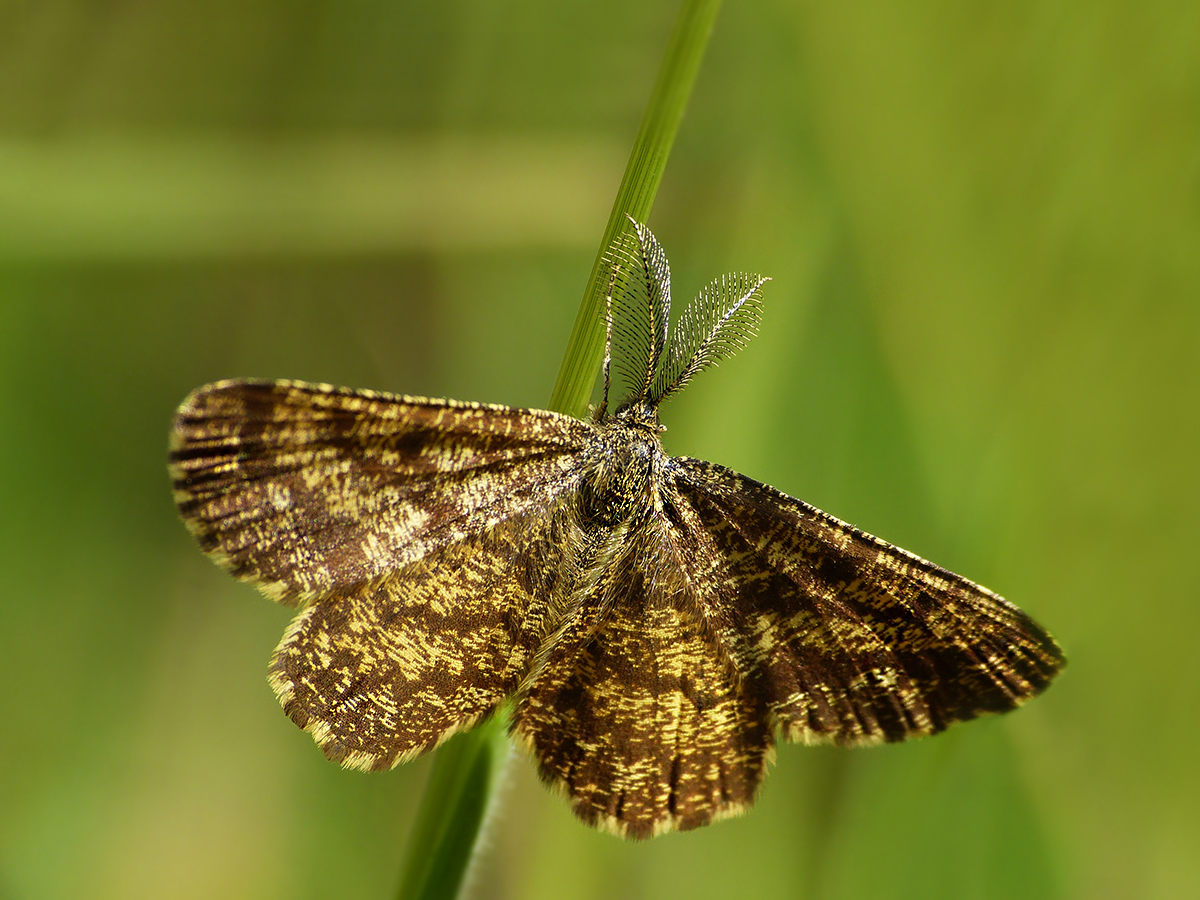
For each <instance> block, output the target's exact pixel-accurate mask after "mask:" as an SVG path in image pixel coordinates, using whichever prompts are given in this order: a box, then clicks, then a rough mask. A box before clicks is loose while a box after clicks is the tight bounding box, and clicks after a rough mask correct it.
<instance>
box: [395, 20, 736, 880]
mask: <svg viewBox="0 0 1200 900" xmlns="http://www.w3.org/2000/svg"><path fill="white" fill-rule="evenodd" d="M720 6H721V2H720V0H685V2H684V4H683V8H682V9H681V10H680V11H679V17H678V19H677V20H676V22H675V28H674V30H673V31H672V33H671V39H670V43H669V44H668V46H667V52H666V56H665V57H664V59H663V64H662V68H661V69H660V70H659V73H658V79H657V81H656V82H655V85H654V91H653V93H652V94H651V97H650V103H649V106H648V107H647V108H646V113H645V115H644V116H643V118H642V124H641V128H640V129H639V131H638V135H637V139H636V140H635V141H634V145H633V151H632V152H631V153H630V155H629V162H628V163H627V164H626V167H625V175H624V177H623V178H622V179H621V186H620V188H619V189H618V190H617V197H616V200H615V201H614V202H613V207H612V212H611V213H610V214H609V217H608V225H607V227H606V228H605V230H604V236H603V237H602V239H601V241H600V249H599V250H598V251H597V253H596V262H595V263H594V264H593V266H592V273H591V276H590V277H589V278H588V283H587V288H586V289H585V291H584V296H583V301H582V303H581V304H580V307H579V314H578V315H577V316H576V319H575V327H574V329H573V330H572V332H571V337H570V340H569V341H568V342H567V352H566V354H565V356H564V357H563V363H562V368H561V369H560V370H559V373H558V380H557V382H556V383H555V386H554V393H553V394H552V395H551V399H550V404H549V405H550V408H551V409H554V410H558V411H560V412H566V413H571V414H573V415H582V414H583V413H584V412H585V411H586V409H587V403H588V399H589V398H590V396H591V393H592V386H593V385H594V383H595V381H596V372H597V370H598V369H599V367H600V361H601V358H602V357H603V354H604V328H603V326H602V324H601V316H600V308H601V304H602V303H603V296H602V292H603V285H602V284H601V283H600V261H601V258H602V256H603V253H604V250H605V248H606V247H608V245H609V244H610V243H611V242H612V241H613V239H614V238H615V237H616V235H617V233H618V231H619V230H620V229H621V228H623V227H624V225H625V216H626V215H627V214H628V215H630V216H633V217H634V218H635V219H637V220H638V221H639V222H644V221H646V219H647V218H648V217H649V215H650V209H651V207H652V206H653V205H654V197H655V195H656V194H657V193H658V186H659V184H660V183H661V182H662V176H663V171H664V170H665V169H666V166H667V157H668V156H670V153H671V146H672V144H674V142H675V135H676V133H677V132H678V131H679V124H680V122H681V121H682V120H683V113H684V110H685V109H686V107H687V102H688V98H689V97H690V96H691V93H692V85H693V84H694V83H695V81H696V73H697V72H698V71H699V69H700V61H701V59H702V58H703V56H704V50H705V48H706V47H707V45H708V38H709V35H710V34H711V33H712V28H713V22H714V21H715V20H716V16H717V11H718V9H720ZM507 749H508V744H507V739H506V738H505V735H504V729H503V727H502V725H501V724H500V717H499V716H497V717H494V718H493V719H492V720H491V721H490V722H489V723H488V724H487V725H485V726H483V727H481V728H477V729H476V730H474V731H472V732H469V733H467V734H463V735H459V736H458V737H456V738H455V739H454V740H452V741H451V742H449V743H448V744H446V746H445V747H443V748H442V749H441V750H439V751H438V754H437V757H436V759H435V760H434V763H433V771H432V772H431V773H430V776H429V783H428V786H427V787H426V789H425V795H424V797H423V798H422V800H421V807H420V809H419V810H418V812H417V821H416V824H415V825H414V827H413V833H412V837H411V838H410V839H409V846H408V854H407V857H406V859H405V864H404V871H403V876H402V880H401V884H400V892H399V894H398V896H399V898H400V900H451V898H454V897H456V896H457V895H458V892H459V890H460V889H461V887H462V884H463V880H464V878H465V877H466V873H467V871H468V869H469V867H470V864H471V859H472V857H473V855H474V853H475V849H476V847H477V845H478V839H479V834H480V830H481V829H482V827H483V823H484V818H485V816H486V814H487V810H488V806H489V804H490V802H491V798H492V795H493V793H494V790H495V786H496V784H497V781H498V777H499V774H500V769H501V767H502V766H503V761H504V759H505V758H506V756H507Z"/></svg>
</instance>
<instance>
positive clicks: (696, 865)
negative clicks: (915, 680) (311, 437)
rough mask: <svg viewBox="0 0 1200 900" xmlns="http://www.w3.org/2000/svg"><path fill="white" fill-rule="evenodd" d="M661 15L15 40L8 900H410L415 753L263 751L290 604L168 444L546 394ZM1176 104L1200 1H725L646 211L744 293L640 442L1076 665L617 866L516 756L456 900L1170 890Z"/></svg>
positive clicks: (6, 99)
mask: <svg viewBox="0 0 1200 900" xmlns="http://www.w3.org/2000/svg"><path fill="white" fill-rule="evenodd" d="M674 14H675V8H674V4H672V3H666V4H663V3H645V2H637V3H634V2H624V0H618V2H611V0H610V2H605V3H595V2H589V3H561V2H549V0H518V2H516V3H513V4H499V3H491V2H480V0H455V2H444V3H438V4H434V3H426V4H411V3H391V2H389V3H384V2H377V0H353V2H343V3H320V2H305V3H282V2H275V0H239V2H237V3H232V2H215V3H205V4H190V5H189V4H174V3H166V2H161V0H159V2H151V3H143V4H113V3H99V2H65V0H40V2H36V3H35V2H7V3H4V4H2V5H0V511H2V515H0V563H2V571H3V588H2V589H0V590H2V593H0V641H2V646H3V653H0V683H2V684H3V685H4V690H3V696H4V700H3V705H2V706H0V709H2V710H3V713H2V722H3V736H4V740H3V741H0V773H2V776H0V896H3V897H10V896H11V897H19V898H75V897H84V896H86V897H95V898H135V897H147V898H149V897H154V898H161V897H179V898H185V897H197V898H200V897H205V898H207V897H216V896H220V897H247V898H274V897H279V898H283V897H289V898H291V897H329V896H339V897H342V896H344V897H388V896H390V894H391V892H392V891H393V889H394V884H395V879H396V877H397V874H398V870H399V862H400V859H401V856H402V852H403V841H404V839H405V836H406V834H407V830H408V826H409V824H410V822H411V817H412V813H413V810H414V808H415V802H416V799H417V798H418V797H419V793H420V787H421V784H422V781H423V778H424V776H425V774H426V772H427V770H428V767H427V762H426V761H420V762H417V763H415V764H412V765H410V766H407V767H404V768H401V769H399V770H397V771H394V772H391V773H387V774H376V775H364V774H361V773H348V772H342V771H341V770H339V769H337V768H336V767H335V766H332V765H330V764H329V763H327V762H325V761H324V760H323V759H322V758H321V756H320V754H319V752H318V751H317V750H316V749H315V748H314V747H313V746H312V742H311V740H310V739H309V738H308V737H307V736H306V735H304V734H303V733H301V732H300V731H299V730H298V729H296V728H294V727H293V726H292V725H291V724H290V723H288V722H287V721H286V719H285V718H284V717H283V716H282V714H281V713H280V712H279V710H278V707H277V705H276V703H275V700H274V699H273V697H272V696H271V693H270V690H269V689H268V687H267V685H266V681H265V677H264V673H265V665H266V661H267V659H268V657H269V654H270V650H271V648H272V647H273V646H274V644H275V642H276V641H277V640H278V638H279V635H280V633H281V631H282V628H283V627H284V625H285V623H286V621H287V619H288V617H289V614H288V612H287V611H285V610H281V609H278V608H275V607H273V606H272V605H271V604H270V603H268V602H267V601H266V600H264V599H262V598H261V597H258V596H257V595H256V594H255V593H254V592H253V591H252V590H251V589H249V588H246V587H244V586H240V585H237V584H235V583H234V582H233V581H232V580H230V579H229V578H227V577H226V576H224V575H223V574H222V573H220V572H219V571H218V570H217V569H216V568H215V567H213V566H211V565H210V564H209V563H207V562H206V561H205V560H204V559H203V558H202V557H201V556H200V554H199V553H198V552H197V550H196V549H195V547H194V546H193V545H192V543H191V541H190V539H189V538H188V537H187V535H186V534H185V532H184V530H183V528H182V526H180V525H179V524H178V522H177V521H176V519H175V515H174V511H173V508H172V504H171V499H170V495H169V490H168V486H167V479H166V473H165V466H164V452H165V441H166V429H167V423H168V419H169V416H170V413H171V410H172V408H173V406H174V405H175V404H176V403H177V402H178V401H179V400H180V399H181V398H182V397H183V396H184V394H185V393H186V392H187V391H188V390H189V389H190V388H192V387H194V386H195V385H197V384H200V383H202V382H205V381H208V380H212V379H216V378H221V377H228V376H235V375H255V376H280V377H282V376H288V377H296V378H306V379H313V380H323V381H332V382H337V383H344V384H351V385H357V386H363V387H375V388H380V389H388V390H396V391H403V392H408V393H424V394H433V395H449V396H457V397H461V398H467V399H480V400H493V401H500V402H507V403H514V404H526V405H530V404H532V405H541V404H543V403H545V401H546V398H547V396H548V394H549V391H550V388H551V385H552V382H553V380H554V376H555V374H556V372H557V369H558V363H559V359H560V356H561V353H562V350H563V346H564V342H565V340H566V336H567V333H568V332H569V330H570V327H571V323H572V321H573V317H574V314H575V309H576V305H577V303H578V300H579V296H580V294H581V292H582V289H583V286H584V281H585V280H586V277H587V272H588V268H589V266H590V263H591V260H592V257H593V254H594V252H595V249H596V246H595V245H596V242H597V240H598V238H599V235H600V232H601V230H602V228H603V224H604V219H605V216H606V215H607V210H608V204H609V202H610V201H611V197H612V193H613V191H615V189H616V185H617V181H618V178H619V176H620V171H621V166H622V165H623V163H624V158H623V155H624V153H625V152H626V150H627V148H628V146H629V143H630V142H631V140H632V137H633V133H634V130H635V129H636V126H637V122H638V118H639V116H640V114H641V111H642V106H643V104H644V102H645V98H646V96H647V95H648V93H649V90H650V85H651V82H652V80H653V76H654V72H655V70H656V67H657V65H658V61H659V55H660V53H661V50H662V47H663V46H664V44H665V41H666V36H667V30H668V28H669V26H670V23H671V21H672V18H673V16H674ZM1198 86H1200V6H1191V5H1188V4H1178V3H1167V2H1155V0H1151V2H1142V3H1134V2H1132V0H1126V2H1105V0H1099V2H1096V0H1091V2H1081V0H1076V2H1050V3H1038V4H1034V3H1007V4H995V3H975V2H968V3H963V2H935V3H933V4H884V3H838V4H830V3H809V2H804V3H796V2H791V0H788V2H784V0H748V2H743V3H730V4H727V5H726V8H725V10H724V11H723V14H722V18H721V19H720V20H719V21H718V24H717V31H716V33H715V35H714V38H713V41H712V45H711V47H710V53H709V58H708V59H707V61H706V63H705V67H704V70H703V71H702V73H701V77H700V81H699V83H698V85H697V87H696V92H695V94H694V98H693V105H692V109H691V111H690V113H689V115H688V118H687V119H686V120H685V122H684V127H683V131H682V133H681V135H680V138H679V142H678V143H677V145H676V150H675V155H674V158H673V160H672V163H671V167H670V169H669V170H668V173H667V180H666V182H665V183H664V186H663V190H662V192H661V194H660V197H659V202H658V205H657V207H656V210H655V214H654V217H653V219H652V221H651V225H652V226H653V227H654V229H655V232H656V234H657V235H658V236H659V238H660V239H661V240H662V241H663V243H664V245H665V247H666V249H667V251H668V254H669V256H670V259H671V261H672V264H673V267H674V279H673V281H674V284H675V286H676V287H675V289H676V291H677V292H678V293H679V294H680V295H681V296H680V297H679V300H683V299H685V298H684V297H683V296H682V295H686V294H689V293H691V292H693V291H695V290H698V289H699V288H700V286H701V285H702V284H703V283H705V282H706V281H707V280H708V279H709V278H711V277H712V276H713V275H715V274H718V273H720V272H724V271H730V270H736V269H748V270H753V271H761V272H765V273H768V274H770V275H772V276H774V279H775V280H774V281H773V282H772V283H771V284H770V285H769V291H768V294H767V298H766V313H765V319H764V326H763V330H762V334H761V335H760V337H759V338H758V339H757V340H756V341H754V342H753V343H752V344H751V345H750V347H749V348H748V349H747V350H745V351H744V352H743V353H742V354H741V355H740V356H738V357H737V358H736V359H734V360H732V361H729V362H727V363H722V365H721V367H720V369H719V370H716V371H713V372H706V373H705V374H703V375H701V376H700V377H698V378H697V380H696V382H695V384H694V385H692V386H691V387H690V388H689V389H688V391H687V392H686V393H684V394H683V395H682V396H681V397H680V398H678V399H677V400H672V401H671V403H670V404H669V405H668V406H667V407H666V408H665V410H664V418H665V420H666V423H667V425H668V427H669V429H670V430H669V431H668V433H667V435H666V437H667V440H668V445H669V447H670V448H671V449H672V450H674V451H675V452H680V453H688V454H690V455H696V456H703V457H706V458H709V459H713V460H716V461H719V462H722V463H725V464H727V465H731V466H733V467H735V468H738V469H740V470H741V471H744V472H746V473H747V474H750V475H752V476H754V477H757V478H760V479H762V480H766V481H769V482H771V483H773V484H775V485H776V486H778V487H780V488H781V489H784V490H787V491H789V492H790V493H793V494H796V495H798V496H801V497H803V498H805V499H807V500H809V501H810V502H813V503H815V504H817V505H819V506H821V507H823V508H825V509H827V510H828V511H830V512H832V513H834V514H836V515H839V516H841V517H843V518H846V519H849V520H851V521H853V522H855V523H856V524H859V525H861V526H863V527H865V528H867V529H869V530H871V531H874V532H876V533H878V534H880V535H882V536H884V537H886V538H888V539H890V540H892V541H895V542H897V543H900V544H902V545H903V546H906V547H909V548H911V549H912V550H914V551H916V552H918V553H921V554H922V555H925V556H928V557H930V558H932V559H934V560H936V561H938V562H940V563H943V564H945V565H947V566H949V567H951V568H954V569H957V570H959V571H961V572H963V573H964V574H966V575H968V576H970V577H972V578H975V579H977V580H980V581H982V582H984V583H985V584H988V585H989V586H991V587H994V588H995V589H997V590H999V591H1000V592H1002V593H1004V594H1005V595H1006V596H1008V597H1010V598H1011V599H1013V600H1014V601H1016V602H1017V603H1018V604H1020V605H1021V606H1023V607H1024V608H1026V609H1027V610H1029V611H1030V612H1031V613H1033V614H1034V615H1035V616H1036V617H1038V618H1039V619H1040V620H1041V621H1043V622H1044V623H1045V624H1046V625H1047V626H1048V627H1049V628H1050V629H1051V630H1052V631H1053V632H1054V633H1055V634H1056V635H1057V636H1058V637H1059V639H1060V640H1061V642H1062V643H1063V645H1064V646H1065V648H1066V649H1067V653H1068V655H1069V657H1070V660H1071V663H1070V666H1069V667H1068V669H1067V670H1066V672H1065V674H1064V675H1063V676H1062V678H1061V679H1060V681H1059V682H1058V683H1057V684H1056V685H1055V686H1053V687H1052V688H1051V689H1050V691H1049V692H1048V693H1047V694H1046V695H1045V696H1044V697H1043V698H1041V699H1039V700H1037V701H1035V702H1034V703H1032V704H1031V705H1030V706H1028V707H1027V708H1026V709H1024V710H1022V711H1020V712H1018V713H1016V714H1014V715H1012V716H1009V717H1006V718H1004V719H996V720H991V721H985V722H979V723H973V724H969V725H965V726H959V727H957V728H956V729H954V730H952V731H951V732H949V733H948V734H946V735H944V736H941V737H938V738H936V739H932V740H927V741H922V742H918V743H916V744H912V745H905V746H898V747H887V748H881V749H873V750H864V751H855V752H839V751H834V750H829V749H825V748H818V749H805V748H799V747H792V746H787V747H783V748H781V750H780V752H779V756H778V762H777V764H776V766H775V769H774V771H773V772H772V774H771V775H770V776H769V777H768V780H767V783H766V787H765V790H764V792H763V795H762V799H761V801H760V803H759V804H758V806H757V808H756V809H755V810H754V811H753V812H752V813H751V814H750V815H748V816H747V817H745V818H743V819H740V820H737V821H734V822H727V823H722V824H719V825H716V826H713V827H711V828H708V829H705V830H703V831H700V832H696V833H691V834H685V835H675V836H670V837H667V838H663V839H661V840H656V841H653V842H650V843H647V844H641V845H629V844H624V843H621V842H619V841H617V840H615V839H613V838H609V837H606V836H604V835H600V834H595V833H592V832H590V831H588V830H586V829H584V828H583V827H581V826H579V825H577V824H576V823H575V822H574V820H573V819H572V818H571V815H570V813H569V811H568V810H567V808H566V806H565V804H564V803H563V802H562V801H561V800H560V799H558V798H556V797H553V796H551V795H550V794H548V793H547V792H545V791H543V790H542V789H541V788H540V787H539V786H538V785H537V784H536V780H535V778H534V776H533V775H532V773H531V768H530V767H529V765H528V764H527V763H525V762H524V761H521V760H516V761H515V762H514V764H513V765H512V766H511V769H510V775H509V780H510V783H509V784H508V785H507V787H506V788H505V791H504V796H503V802H502V805H501V808H500V810H499V812H498V814H497V816H496V818H495V820H494V821H493V822H492V823H491V826H490V832H489V835H488V837H487V839H486V840H487V842H488V845H489V852H488V853H487V854H486V856H485V858H484V860H483V862H482V864H481V865H480V866H479V867H478V869H477V871H476V872H475V874H474V885H475V890H476V892H477V895H478V896H481V897H502V898H541V897H546V898H551V897H562V896H572V897H582V898H590V897H595V898H607V897H612V896H620V897H639V896H645V897H674V896H678V897H724V896H755V897H761V898H774V897H780V898H783V897H788V898H794V897H802V898H803V897H814V898H850V900H852V898H856V897H872V898H893V897H896V898H899V897H914V898H916V897H921V898H929V897H946V898H961V897H972V898H991V897H1067V898H1095V897H1121V898H1159V897H1161V898H1174V897H1183V896H1192V895H1196V894H1200V856H1197V854H1196V852H1195V848H1196V847H1197V846H1200V812H1198V810H1200V774H1197V772H1198V771H1200V770H1198V769H1197V767H1196V765H1195V753H1196V751H1195V746H1196V744H1197V742H1198V740H1200V725H1198V724H1197V718H1198V717H1197V716H1196V715H1195V711H1196V709H1197V707H1198V705H1200V676H1198V675H1197V671H1196V666H1195V657H1196V651H1195V648H1194V643H1195V635H1196V634H1197V633H1198V632H1200V602H1198V600H1200V598H1198V597H1197V590H1196V588H1195V586H1194V583H1193V581H1194V579H1193V578H1192V575H1191V571H1192V569H1193V567H1194V566H1193V561H1194V559H1195V557H1196V552H1197V551H1196V549H1195V548H1196V547H1197V546H1198V545H1200V518H1198V517H1197V515H1196V510H1197V508H1200V476H1198V475H1197V471H1198V467H1197V465H1196V461H1197V459H1200V439H1198V438H1200V433H1198V432H1200V302H1198V298H1200V252H1198V248H1200V87H1198Z"/></svg>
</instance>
